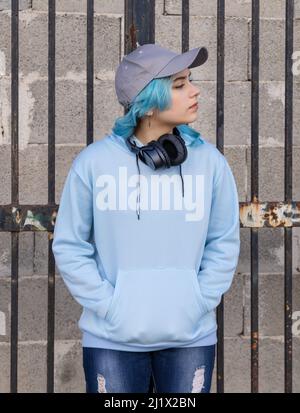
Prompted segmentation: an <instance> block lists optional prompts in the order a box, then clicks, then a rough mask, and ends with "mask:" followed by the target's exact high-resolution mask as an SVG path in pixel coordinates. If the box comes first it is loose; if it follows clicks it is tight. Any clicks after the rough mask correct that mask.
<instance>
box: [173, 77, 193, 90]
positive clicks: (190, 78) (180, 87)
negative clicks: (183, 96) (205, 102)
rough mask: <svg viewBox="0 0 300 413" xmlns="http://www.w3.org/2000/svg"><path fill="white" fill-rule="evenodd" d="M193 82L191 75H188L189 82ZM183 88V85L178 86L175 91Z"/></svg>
mask: <svg viewBox="0 0 300 413" xmlns="http://www.w3.org/2000/svg"><path fill="white" fill-rule="evenodd" d="M193 80H194V78H193V75H190V76H189V81H190V82H191V81H193ZM183 86H184V84H182V85H180V86H176V87H175V89H182V88H183Z"/></svg>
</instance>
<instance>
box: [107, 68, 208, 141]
mask: <svg viewBox="0 0 300 413" xmlns="http://www.w3.org/2000/svg"><path fill="white" fill-rule="evenodd" d="M172 83H173V79H172V78H171V76H167V77H162V78H157V79H152V80H151V82H150V83H149V84H148V85H147V86H146V87H145V88H144V89H143V90H142V91H141V92H140V93H139V94H138V95H137V96H136V97H135V99H134V101H133V102H132V103H131V104H130V105H129V107H128V112H127V113H126V114H125V115H124V116H121V117H118V118H117V119H116V120H115V123H114V126H113V128H112V132H113V133H114V134H116V135H119V136H122V137H123V138H124V139H126V138H128V137H129V136H132V135H133V133H134V130H135V128H136V126H137V124H138V121H139V119H140V118H142V117H143V116H145V114H146V113H147V112H148V111H149V110H151V109H158V110H159V111H163V110H166V109H169V108H170V107H171V87H172ZM176 128H177V129H178V130H179V132H180V135H181V136H182V137H183V139H185V137H184V136H183V134H187V135H189V137H190V138H191V144H193V143H195V142H196V141H199V140H201V138H200V137H201V135H200V133H199V132H197V131H196V130H195V129H193V128H191V127H190V126H188V125H186V124H181V125H177V126H176ZM199 138H200V139H199Z"/></svg>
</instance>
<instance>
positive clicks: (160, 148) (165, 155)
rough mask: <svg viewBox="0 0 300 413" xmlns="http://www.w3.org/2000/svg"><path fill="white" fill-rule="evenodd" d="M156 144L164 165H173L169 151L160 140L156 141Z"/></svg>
mask: <svg viewBox="0 0 300 413" xmlns="http://www.w3.org/2000/svg"><path fill="white" fill-rule="evenodd" d="M154 146H155V149H156V151H157V153H158V156H159V157H160V158H161V159H162V161H163V164H164V166H166V167H167V168H170V166H172V163H171V159H170V157H169V154H168V152H167V151H166V150H165V148H164V147H163V146H162V145H161V144H160V143H159V142H158V141H154Z"/></svg>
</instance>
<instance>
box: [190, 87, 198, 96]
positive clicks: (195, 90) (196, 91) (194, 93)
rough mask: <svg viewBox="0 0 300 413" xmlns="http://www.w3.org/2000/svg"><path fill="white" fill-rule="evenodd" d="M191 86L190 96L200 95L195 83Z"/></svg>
mask: <svg viewBox="0 0 300 413" xmlns="http://www.w3.org/2000/svg"><path fill="white" fill-rule="evenodd" d="M192 86H193V94H192V96H194V95H195V96H198V95H200V89H199V88H198V87H197V86H196V85H192Z"/></svg>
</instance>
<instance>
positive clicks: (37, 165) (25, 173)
mask: <svg viewBox="0 0 300 413" xmlns="http://www.w3.org/2000/svg"><path fill="white" fill-rule="evenodd" d="M19 161H20V168H19V174H20V179H19V182H20V188H19V190H20V204H47V199H48V170H47V167H48V157H47V146H45V145H30V146H28V145H27V147H26V148H25V149H23V150H21V151H20V153H19ZM33 188H35V190H33Z"/></svg>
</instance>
